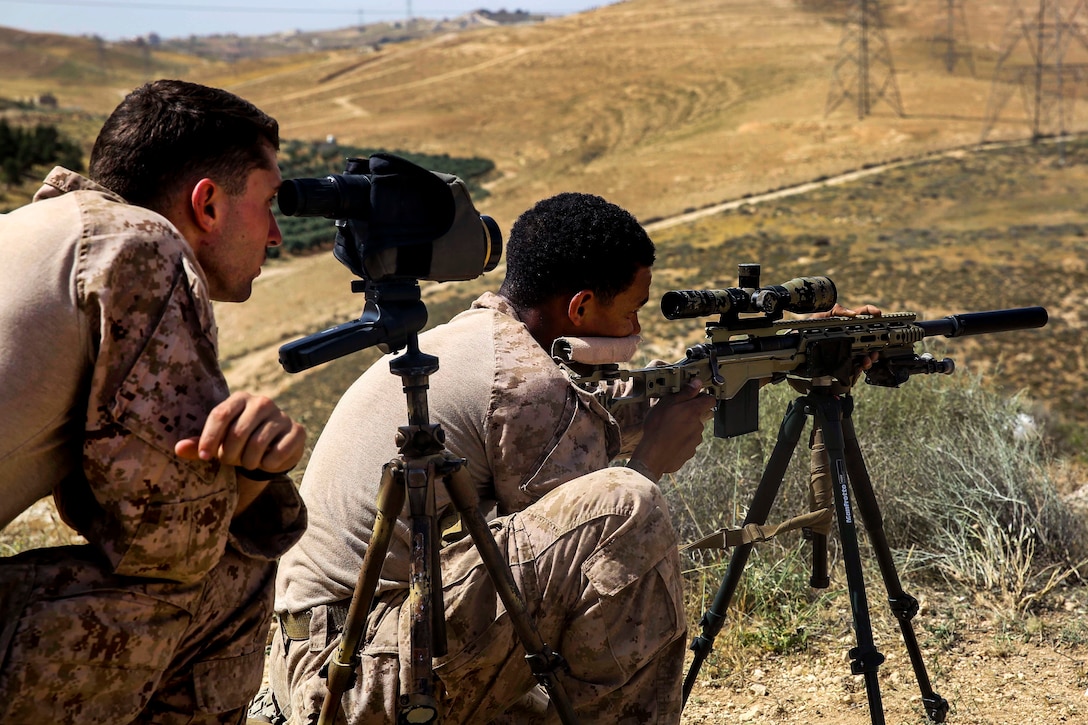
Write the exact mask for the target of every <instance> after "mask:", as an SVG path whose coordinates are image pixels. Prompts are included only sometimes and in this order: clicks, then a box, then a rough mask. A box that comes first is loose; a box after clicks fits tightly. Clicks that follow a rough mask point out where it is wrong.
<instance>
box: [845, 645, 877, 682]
mask: <svg viewBox="0 0 1088 725" xmlns="http://www.w3.org/2000/svg"><path fill="white" fill-rule="evenodd" d="M849 655H850V672H852V673H853V674H855V675H864V674H866V673H867V672H876V671H877V668H879V667H880V666H881V665H882V664H884V655H882V654H881V653H880V651H879V650H877V648H876V647H874V646H873V645H865V646H859V647H854V648H853V649H852V650H850V652H849Z"/></svg>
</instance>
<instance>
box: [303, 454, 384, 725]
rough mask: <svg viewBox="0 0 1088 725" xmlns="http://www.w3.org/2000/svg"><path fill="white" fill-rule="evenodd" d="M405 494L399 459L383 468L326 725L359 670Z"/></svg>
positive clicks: (333, 667)
mask: <svg viewBox="0 0 1088 725" xmlns="http://www.w3.org/2000/svg"><path fill="white" fill-rule="evenodd" d="M404 497H405V493H404V481H403V471H401V470H400V469H399V468H397V466H396V462H393V463H389V464H386V466H385V467H384V468H383V469H382V480H381V484H380V486H379V489H378V499H377V508H378V511H377V516H376V518H375V520H374V533H373V535H372V536H371V539H370V544H369V545H368V546H367V549H366V554H365V555H364V556H363V565H362V568H361V569H360V570H359V578H358V579H357V580H356V583H355V592H354V594H352V597H351V604H350V605H349V606H348V615H347V619H346V620H345V622H344V634H343V636H342V637H341V638H340V645H339V646H338V647H337V648H336V654H335V655H334V656H333V658H332V660H330V661H329V665H328V667H329V673H328V682H327V683H326V686H327V691H326V692H325V699H324V701H322V703H321V715H320V718H319V720H318V722H319V723H321V724H322V725H332V723H334V722H336V715H337V713H338V712H339V710H340V698H341V697H343V695H344V693H345V692H347V690H348V688H350V687H351V685H352V680H353V679H354V678H355V669H356V666H357V664H358V657H357V656H356V652H357V651H358V650H359V643H360V642H361V641H362V639H363V636H364V635H365V633H366V615H367V614H368V613H369V612H370V606H371V603H372V602H373V601H374V592H375V591H376V590H377V587H378V580H379V579H380V578H381V573H382V565H383V564H384V563H385V555H386V553H387V552H388V551H389V542H390V540H391V539H392V538H393V531H394V530H395V528H396V523H397V515H398V514H400V510H401V508H402V507H403V506H404Z"/></svg>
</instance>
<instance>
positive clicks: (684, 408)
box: [631, 378, 718, 480]
mask: <svg viewBox="0 0 1088 725" xmlns="http://www.w3.org/2000/svg"><path fill="white" fill-rule="evenodd" d="M702 388H703V383H702V381H700V380H699V379H698V378H693V379H692V380H690V381H688V382H687V383H685V385H684V387H683V388H681V389H680V390H679V391H678V392H676V393H674V394H673V395H668V396H666V397H664V398H661V399H660V400H658V401H657V402H656V403H655V404H654V405H653V406H651V408H650V412H649V413H648V414H647V415H646V422H645V423H644V424H643V430H642V440H641V441H640V442H639V444H638V446H637V447H636V448H635V451H634V453H632V454H631V460H632V461H636V462H638V463H639V464H641V465H642V467H644V468H645V469H647V470H648V471H650V472H651V473H653V474H654V476H653V478H654V480H658V479H660V478H661V476H662V475H664V474H666V473H673V472H674V471H676V470H678V469H679V468H680V466H682V465H684V463H686V462H687V460H688V459H689V458H691V457H692V456H694V455H695V450H696V449H697V448H698V447H699V444H700V443H702V442H703V428H704V427H705V424H706V422H707V421H708V420H710V418H711V416H712V415H713V413H714V406H715V405H716V404H717V402H718V401H717V400H716V399H715V398H714V397H713V396H710V395H707V394H705V393H703V392H701V391H702Z"/></svg>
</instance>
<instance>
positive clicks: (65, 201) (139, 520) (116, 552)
mask: <svg viewBox="0 0 1088 725" xmlns="http://www.w3.org/2000/svg"><path fill="white" fill-rule="evenodd" d="M278 146H279V136H278V127H277V124H276V122H275V120H273V119H272V118H270V117H269V116H268V115H266V114H265V113H263V112H262V111H260V110H259V109H257V108H256V107H255V106H253V105H252V104H250V103H249V102H247V101H244V100H243V99H241V98H239V97H237V96H235V95H234V94H231V93H228V92H226V91H223V90H220V89H215V88H209V87H206V86H200V85H197V84H193V83H186V82H182V81H171V80H163V81H156V82H154V83H149V84H146V85H144V86H141V87H140V88H137V89H136V90H134V91H133V92H132V93H130V94H129V95H128V96H127V97H126V98H125V99H124V100H123V101H122V103H121V104H120V105H119V106H118V108H117V109H116V110H115V111H114V113H113V114H112V115H111V116H110V117H109V119H108V120H107V121H106V123H105V125H104V126H103V128H102V131H101V133H100V134H99V136H98V139H97V140H96V142H95V145H94V150H93V152H92V155H91V163H90V172H89V175H90V177H91V178H85V177H83V176H80V175H79V174H76V173H74V172H72V171H69V170H67V169H63V168H60V167H58V168H56V169H54V170H53V171H52V172H51V173H50V174H49V175H48V177H47V178H46V180H45V184H44V185H43V186H42V188H41V189H40V190H39V191H38V192H37V194H36V195H35V196H34V201H33V202H32V203H30V204H28V205H26V206H24V207H22V208H20V209H17V210H15V211H13V212H10V213H8V214H4V215H0V240H3V248H4V252H5V260H4V264H3V265H0V288H2V289H3V290H4V295H3V298H2V299H0V409H2V410H3V411H4V415H3V417H2V418H0V494H2V495H0V526H6V525H7V524H8V523H10V522H11V520H12V519H13V518H15V517H16V516H17V515H19V513H21V512H22V511H23V510H24V509H26V508H27V507H28V506H30V505H31V504H33V503H34V502H35V501H37V500H38V499H40V498H42V497H43V496H48V495H50V494H52V495H53V497H54V499H55V501H56V503H57V506H58V508H59V510H60V512H61V515H62V517H63V519H64V521H65V522H66V523H67V524H68V525H70V526H71V527H72V528H73V529H74V530H75V531H76V532H78V533H79V534H81V535H82V536H83V537H84V538H85V539H86V541H87V543H86V544H84V545H76V546H62V547H51V548H42V549H33V550H29V551H24V552H22V553H19V554H17V555H14V556H8V557H0V722H4V723H47V722H48V723H80V725H89V724H91V723H102V724H107V723H108V724H109V725H119V724H121V723H150V722H156V723H165V722H179V723H180V722H185V723H237V722H240V721H241V719H242V718H244V713H245V707H246V705H247V703H248V701H249V699H250V698H251V697H252V696H253V694H254V693H255V692H256V690H257V689H258V687H259V686H260V683H261V677H262V669H263V659H264V645H265V642H266V637H267V632H268V622H269V619H270V617H271V604H272V591H273V590H272V587H273V583H274V577H275V560H276V559H277V557H279V556H280V555H281V554H283V552H284V551H285V550H286V549H287V548H288V547H289V546H291V544H293V543H294V542H295V541H296V540H297V539H298V537H299V536H300V535H301V533H302V531H303V529H304V527H305V523H306V510H305V507H304V506H303V503H302V500H301V498H300V497H299V496H298V494H297V492H296V490H295V487H294V485H293V483H292V481H291V479H290V478H289V477H288V476H287V475H286V472H287V471H288V470H290V469H291V468H292V467H294V466H295V464H296V463H297V462H298V461H299V460H300V458H301V455H302V452H303V446H304V443H305V432H304V431H303V429H302V427H301V426H299V425H298V424H297V423H295V422H294V421H292V420H291V418H290V417H289V416H288V415H287V414H286V413H284V412H283V411H282V410H280V409H279V408H278V407H277V406H276V404H275V403H273V402H272V401H271V400H269V399H268V398H266V397H263V396H258V395H253V394H250V393H244V392H236V393H234V394H231V393H230V391H229V390H228V387H227V383H226V381H225V379H224V378H223V374H222V372H221V370H220V367H219V363H218V360H217V343H216V326H215V320H214V316H213V310H212V304H211V301H212V300H220V301H238V302H240V301H243V300H245V299H246V298H248V297H249V294H250V290H251V286H252V283H253V280H254V278H255V277H256V276H257V275H258V274H260V268H261V265H262V264H263V262H264V260H265V255H266V251H267V249H268V248H269V247H274V246H276V245H278V244H279V243H280V242H281V237H280V232H279V228H278V227H277V225H276V221H275V219H274V217H273V216H272V211H271V208H270V205H271V203H272V200H273V199H274V197H275V194H276V190H277V188H278V187H279V184H280V172H279V169H278V167H277V164H276V149H277V148H278Z"/></svg>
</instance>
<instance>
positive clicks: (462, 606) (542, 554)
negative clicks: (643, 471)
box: [269, 467, 686, 725]
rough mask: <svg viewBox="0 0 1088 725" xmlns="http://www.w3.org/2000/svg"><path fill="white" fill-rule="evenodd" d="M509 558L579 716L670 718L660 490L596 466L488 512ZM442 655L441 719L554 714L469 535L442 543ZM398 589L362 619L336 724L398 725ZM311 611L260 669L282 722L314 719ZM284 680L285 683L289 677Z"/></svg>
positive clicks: (676, 613) (673, 581) (671, 666)
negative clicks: (357, 671) (513, 505)
mask: <svg viewBox="0 0 1088 725" xmlns="http://www.w3.org/2000/svg"><path fill="white" fill-rule="evenodd" d="M491 530H492V533H493V534H494V535H495V539H496V541H497V542H498V544H499V548H500V550H501V551H502V552H503V553H504V554H505V555H506V557H507V559H508V561H509V563H510V568H511V571H512V572H513V573H514V579H515V581H516V583H517V585H518V589H519V591H520V592H521V593H522V596H523V597H524V599H525V601H526V603H527V605H528V607H529V611H530V614H531V615H532V617H533V620H534V622H535V623H536V626H537V629H538V631H539V632H540V635H541V637H542V638H543V640H544V641H545V642H547V643H548V644H549V645H550V646H552V647H554V648H555V649H556V650H557V651H559V652H560V653H561V654H562V655H563V656H564V657H565V658H566V660H567V662H568V663H569V665H570V672H569V673H567V674H564V675H562V676H561V680H562V682H563V686H564V687H565V688H566V691H567V694H568V695H569V696H570V699H571V702H572V704H573V705H574V707H575V711H576V713H577V715H578V717H579V719H580V721H582V722H587V723H588V722H594V723H605V722H607V723H625V724H626V723H631V724H636V723H637V724H643V723H676V722H679V720H680V711H681V708H682V698H681V682H682V672H681V668H682V666H683V660H684V647H685V644H686V643H685V639H684V635H685V632H686V628H685V621H684V610H683V601H682V595H681V591H682V589H681V581H680V561H679V555H678V553H677V541H676V535H675V533H674V531H673V529H672V525H671V523H670V519H669V512H668V508H667V506H666V503H665V501H664V499H663V497H662V496H661V492H660V490H659V489H658V487H657V486H656V485H655V484H654V483H653V482H651V481H649V480H648V479H646V478H645V477H643V476H641V475H640V474H638V473H636V472H634V471H632V470H630V469H627V468H618V467H616V468H606V469H603V470H600V471H597V472H596V473H592V474H589V475H587V476H583V477H581V478H578V479H576V480H574V481H571V482H568V483H566V484H565V485H563V486H560V487H559V488H557V489H555V490H554V491H552V492H551V493H549V494H547V495H546V496H545V497H544V498H543V499H541V500H540V501H538V502H537V503H535V504H533V505H531V506H529V507H528V508H526V509H525V510H524V511H522V512H520V513H517V514H512V515H510V516H507V517H502V518H499V519H496V520H495V521H494V522H492V524H491ZM441 558H442V572H443V583H444V584H443V597H444V601H445V605H446V612H445V614H446V627H447V640H448V644H449V653H448V654H447V655H446V656H445V657H443V658H441V659H439V660H437V661H436V666H435V673H436V675H437V676H438V678H439V679H440V689H442V690H444V693H445V696H444V698H443V700H442V703H441V706H442V707H443V709H444V713H443V722H444V723H451V724H459V723H466V724H467V723H488V722H509V723H544V722H558V719H557V716H556V714H555V712H554V711H550V712H548V711H544V710H543V708H541V707H540V703H539V701H538V700H537V698H534V697H533V696H532V694H533V692H534V690H535V686H536V681H535V678H534V677H533V675H532V673H531V672H530V670H529V666H528V664H526V662H525V661H524V656H525V652H524V649H523V648H522V646H521V643H520V640H519V639H518V637H517V635H516V632H515V631H514V628H513V626H512V624H511V622H510V620H509V618H508V617H506V616H505V615H504V608H503V606H502V603H501V600H500V599H499V596H498V594H497V592H496V591H495V588H494V587H493V586H492V584H491V580H490V577H489V576H488V574H487V572H486V570H485V569H484V566H483V563H482V562H481V560H480V557H479V555H478V554H477V552H476V549H475V547H473V546H472V544H471V541H469V540H467V539H463V540H461V541H459V542H456V543H454V544H451V545H450V546H447V547H446V548H444V549H443V550H442V555H441ZM404 599H405V593H404V592H390V593H387V594H385V595H384V596H383V597H382V598H381V599H380V600H379V601H378V604H377V606H376V607H375V608H374V610H373V611H372V612H371V614H370V616H369V618H368V620H367V633H366V639H365V641H364V646H363V650H362V658H361V660H362V662H361V677H360V678H359V680H358V681H357V682H358V684H357V685H356V686H355V687H354V688H353V689H351V690H349V691H348V692H347V693H346V694H345V696H344V698H343V703H342V708H341V717H342V722H349V723H388V722H395V721H396V720H395V716H396V709H395V707H396V698H397V695H398V694H399V692H400V682H404V681H407V680H408V677H409V673H408V661H409V657H408V652H409V637H408V632H409V626H410V617H409V612H408V609H409V608H408V607H407V606H404ZM328 612H329V607H317V608H315V609H314V610H313V613H314V617H313V619H312V620H311V624H310V639H309V640H308V641H306V640H298V641H293V642H287V643H286V644H285V641H286V640H285V637H284V634H283V632H282V631H278V632H277V633H276V634H275V636H274V638H273V643H272V657H271V659H270V670H269V676H270V680H271V682H272V686H273V693H274V694H275V697H276V702H277V704H278V706H279V707H280V709H281V711H282V713H283V715H284V716H285V717H286V718H287V722H290V723H292V724H294V725H302V724H303V723H307V724H312V723H316V722H317V714H318V713H319V712H320V709H321V704H322V702H323V700H324V696H325V689H326V684H325V679H324V678H322V677H321V676H320V675H319V674H318V670H319V669H320V668H321V666H323V665H324V663H325V662H327V661H328V660H329V659H330V658H331V657H332V656H333V654H334V653H335V650H336V647H337V645H338V642H339V636H340V634H341V629H340V628H338V627H336V626H335V625H331V626H330V624H329V620H330V619H331V617H330V616H329V614H328ZM288 682H290V683H291V684H290V686H288V685H287V683H288Z"/></svg>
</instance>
